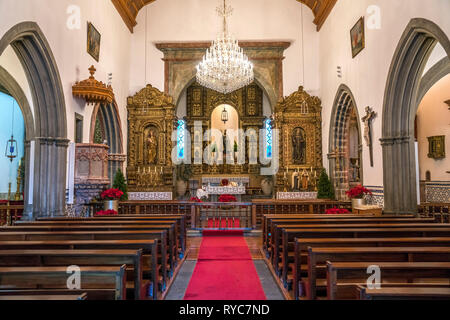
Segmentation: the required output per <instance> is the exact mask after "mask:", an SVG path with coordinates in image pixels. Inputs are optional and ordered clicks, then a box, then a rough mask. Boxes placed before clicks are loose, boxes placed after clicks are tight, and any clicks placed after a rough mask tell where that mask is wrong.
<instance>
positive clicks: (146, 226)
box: [0, 223, 179, 270]
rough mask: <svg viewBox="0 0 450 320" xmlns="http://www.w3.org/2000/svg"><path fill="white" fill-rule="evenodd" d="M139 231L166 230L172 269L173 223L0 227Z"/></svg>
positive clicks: (174, 258)
mask: <svg viewBox="0 0 450 320" xmlns="http://www.w3.org/2000/svg"><path fill="white" fill-rule="evenodd" d="M134 230H136V231H140V230H157V231H159V230H167V235H168V237H167V239H168V248H169V254H168V258H169V264H170V270H173V269H174V268H175V267H176V265H177V263H178V245H179V242H177V240H176V239H177V234H176V228H175V225H174V224H140V225H123V226H121V225H109V224H102V225H84V224H83V223H82V224H76V225H67V226H66V225H63V226H58V225H57V226H53V225H51V226H39V225H27V226H20V225H19V226H13V227H3V228H0V233H1V232H70V231H84V232H89V233H91V232H92V231H134Z"/></svg>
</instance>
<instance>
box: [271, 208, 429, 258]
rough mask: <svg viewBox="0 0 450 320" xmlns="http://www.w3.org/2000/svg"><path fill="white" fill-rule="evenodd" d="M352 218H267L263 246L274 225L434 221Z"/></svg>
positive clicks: (421, 220) (422, 219) (423, 220)
mask: <svg viewBox="0 0 450 320" xmlns="http://www.w3.org/2000/svg"><path fill="white" fill-rule="evenodd" d="M369 217H370V218H354V219H335V218H328V217H324V218H322V219H297V218H294V219H280V218H274V219H268V220H267V226H266V230H265V231H263V247H264V249H265V250H266V251H268V248H270V244H271V238H272V237H271V235H272V233H273V229H274V226H275V225H301V224H303V225H307V224H309V225H314V224H316V225H317V224H362V223H372V224H393V223H395V224H401V223H434V222H435V219H433V218H384V217H376V218H373V217H372V216H369Z"/></svg>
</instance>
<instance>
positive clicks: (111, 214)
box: [95, 210, 119, 216]
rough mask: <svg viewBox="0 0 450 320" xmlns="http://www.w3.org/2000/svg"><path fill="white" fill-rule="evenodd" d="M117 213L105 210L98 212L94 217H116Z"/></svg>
mask: <svg viewBox="0 0 450 320" xmlns="http://www.w3.org/2000/svg"><path fill="white" fill-rule="evenodd" d="M118 214H119V213H118V212H117V211H115V210H106V211H103V210H102V211H99V212H97V213H96V214H95V215H96V216H117V215H118Z"/></svg>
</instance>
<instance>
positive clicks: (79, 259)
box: [0, 249, 147, 300]
mask: <svg viewBox="0 0 450 320" xmlns="http://www.w3.org/2000/svg"><path fill="white" fill-rule="evenodd" d="M69 265H77V266H85V267H86V266H111V265H112V266H117V265H119V266H121V265H126V266H127V268H128V267H132V270H133V276H134V299H135V300H141V299H146V297H147V294H146V291H145V289H146V288H145V283H144V280H143V257H142V250H141V249H139V250H0V267H38V266H39V267H52V266H69Z"/></svg>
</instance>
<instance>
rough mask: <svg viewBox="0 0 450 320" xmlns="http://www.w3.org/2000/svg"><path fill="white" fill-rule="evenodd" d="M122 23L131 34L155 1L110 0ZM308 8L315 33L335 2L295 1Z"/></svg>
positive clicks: (331, 0)
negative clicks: (137, 20) (138, 16)
mask: <svg viewBox="0 0 450 320" xmlns="http://www.w3.org/2000/svg"><path fill="white" fill-rule="evenodd" d="M111 1H112V3H113V4H114V6H115V7H116V9H117V11H118V12H119V14H120V16H121V17H122V19H123V21H124V22H125V24H126V25H127V27H128V29H130V31H131V33H133V28H134V27H135V26H136V25H137V22H136V18H137V15H138V13H139V11H140V10H141V9H142V8H143V7H145V6H146V5H147V4H149V3H152V2H154V1H156V0H111ZM297 1H298V2H301V3H303V4H305V5H306V6H308V7H309V8H310V9H311V11H312V12H313V14H314V24H315V25H316V26H317V31H319V30H320V28H321V27H322V25H323V24H324V23H325V20H326V19H327V17H328V15H329V14H330V12H331V10H333V7H334V6H335V4H336V2H337V0H297Z"/></svg>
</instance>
